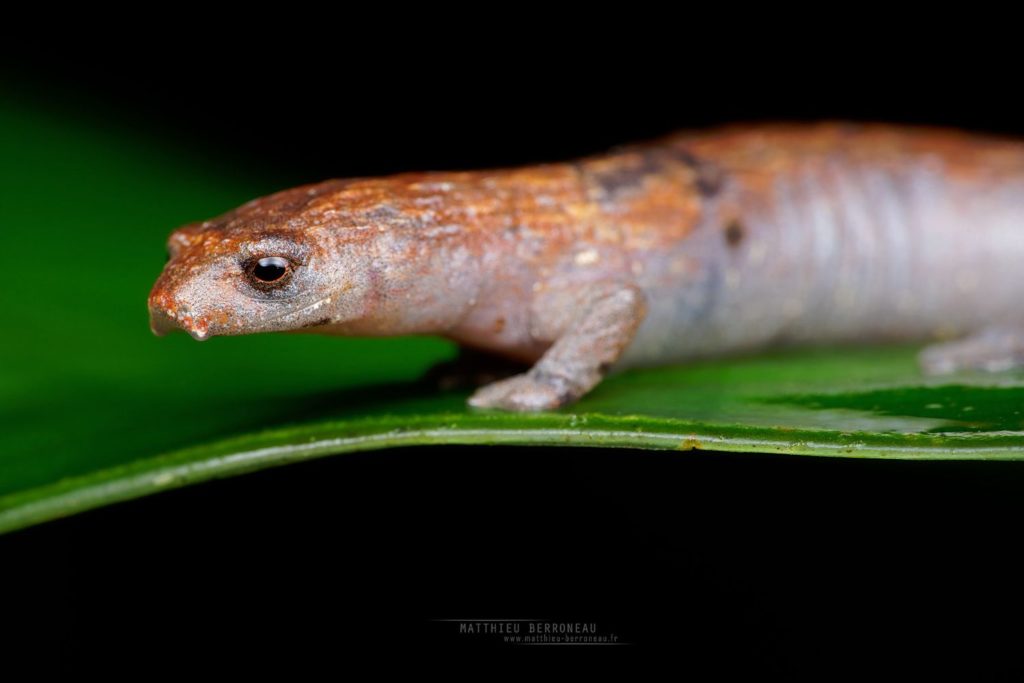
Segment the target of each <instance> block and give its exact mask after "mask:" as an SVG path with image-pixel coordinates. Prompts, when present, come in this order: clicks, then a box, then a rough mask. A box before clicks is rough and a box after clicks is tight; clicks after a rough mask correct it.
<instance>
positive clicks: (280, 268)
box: [251, 256, 291, 283]
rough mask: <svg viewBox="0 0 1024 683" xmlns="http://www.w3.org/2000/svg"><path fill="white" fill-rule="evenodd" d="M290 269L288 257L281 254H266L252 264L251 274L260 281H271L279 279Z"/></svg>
mask: <svg viewBox="0 0 1024 683" xmlns="http://www.w3.org/2000/svg"><path fill="white" fill-rule="evenodd" d="M290 269H291V264H290V263H289V262H288V259H286V258H282V257H281V256H267V257H264V258H261V259H260V260H258V261H256V262H255V263H254V264H253V265H252V270H251V272H252V276H253V277H254V278H256V279H257V280H259V281H260V282H265V283H271V282H277V281H279V280H281V279H282V278H283V277H284V276H285V275H287V274H288V271H289V270H290Z"/></svg>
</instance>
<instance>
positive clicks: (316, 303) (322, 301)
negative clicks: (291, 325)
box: [263, 296, 332, 323]
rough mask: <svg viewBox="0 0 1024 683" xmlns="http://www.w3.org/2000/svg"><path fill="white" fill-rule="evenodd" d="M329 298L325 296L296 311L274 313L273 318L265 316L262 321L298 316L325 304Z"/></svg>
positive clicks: (329, 301)
mask: <svg viewBox="0 0 1024 683" xmlns="http://www.w3.org/2000/svg"><path fill="white" fill-rule="evenodd" d="M331 299H332V297H331V296H325V297H324V298H322V299H319V300H317V301H314V302H313V303H311V304H309V305H308V306H303V307H302V308H300V309H299V310H297V311H289V312H287V313H282V314H281V315H275V316H274V317H273V318H267V319H265V320H264V321H263V322H264V323H274V322H277V321H279V320H284V319H286V318H288V317H293V316H299V315H303V314H305V313H309V312H310V311H315V310H317V309H318V308H320V307H321V306H323V305H325V304H329V303H331Z"/></svg>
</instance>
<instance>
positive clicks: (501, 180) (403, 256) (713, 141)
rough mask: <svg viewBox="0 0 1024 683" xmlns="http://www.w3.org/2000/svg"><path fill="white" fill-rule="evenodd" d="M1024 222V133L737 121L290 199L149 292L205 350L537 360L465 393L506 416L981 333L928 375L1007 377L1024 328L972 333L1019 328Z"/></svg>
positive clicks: (224, 222) (160, 324)
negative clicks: (436, 338)
mask: <svg viewBox="0 0 1024 683" xmlns="http://www.w3.org/2000/svg"><path fill="white" fill-rule="evenodd" d="M1022 222H1024V148H1022V146H1021V145H1020V144H1019V143H1016V142H1009V141H1005V140H999V139H994V138H986V137H980V136H973V135H968V134H965V133H958V132H954V131H945V130H930V129H908V128H898V127H889V126H880V125H872V126H864V125H853V124H819V125H814V126H806V125H773V126H752V127H734V128H727V129H721V130H717V131H710V132H705V133H692V134H685V133H684V134H677V135H674V136H671V137H668V138H665V139H662V140H658V141H655V142H652V143H648V144H645V145H636V146H632V147H626V148H622V149H619V150H615V151H613V152H611V153H609V154H607V155H602V156H594V157H590V158H586V159H582V160H579V161H576V162H568V163H553V164H545V165H538V166H532V167H526V168H517V169H506V170H493V171H473V172H444V173H441V172H435V173H409V174H402V175H396V176H391V177H387V178H372V179H354V180H331V181H327V182H324V183H320V184H317V185H310V186H305V187H299V188H295V189H291V190H287V191H284V192H280V193H277V194H274V195H271V196H268V197H264V198H261V199H257V200H254V201H252V202H250V203H248V204H246V205H244V206H242V207H240V208H238V209H236V210H234V211H232V212H229V213H227V214H225V215H223V216H221V217H219V218H217V219H214V220H211V221H206V222H204V223H197V224H193V225H188V226H185V227H183V228H181V229H179V230H177V231H175V232H174V233H173V234H172V236H171V238H170V241H169V249H170V252H171V260H170V262H169V263H168V264H167V266H166V268H165V270H164V272H163V274H162V275H161V276H160V278H159V280H158V281H157V283H156V285H155V286H154V288H153V291H152V293H151V294H150V299H149V305H150V311H151V315H152V321H153V322H152V325H153V329H154V331H157V332H158V333H159V332H163V331H166V330H169V329H171V328H174V327H180V328H183V329H185V330H187V331H189V332H190V333H192V334H193V336H195V337H197V338H200V339H202V338H206V337H208V336H213V335H230V334H246V333H253V332H267V331H308V332H317V333H327V334H344V335H395V334H440V335H444V336H447V337H449V338H451V339H454V340H456V341H458V342H459V343H461V344H463V345H465V346H469V347H475V348H477V349H482V350H485V351H489V352H493V353H495V354H500V355H504V356H507V357H511V358H516V359H519V360H522V361H526V362H529V363H534V364H535V365H534V366H533V368H531V370H530V371H529V372H527V373H524V374H523V375H518V376H516V377H513V378H511V379H508V380H504V381H501V382H497V383H494V384H491V385H488V386H485V387H483V388H482V389H480V390H479V391H478V392H477V393H476V394H474V396H473V398H472V399H471V400H470V402H471V403H472V404H473V405H476V406H480V407H494V408H505V409H514V410H537V409H549V408H554V407H558V406H560V405H565V404H566V403H569V402H571V401H573V400H575V399H576V398H579V397H580V396H581V395H583V394H584V393H586V392H587V391H589V390H590V389H591V388H592V387H593V386H595V385H596V384H597V383H598V382H599V381H600V379H601V378H602V376H603V375H604V374H605V373H606V372H607V371H608V370H609V369H610V368H612V367H626V366H629V365H638V364H656V363H664V362H671V361H677V360H685V359H687V358H694V357H700V356H709V355H718V354H723V353H732V352H738V351H745V350H752V349H757V348H761V347H764V346H768V345H771V344H782V343H818V342H852V341H862V340H868V341H871V340H876V339H877V340H885V339H917V338H930V337H950V336H957V335H964V334H967V333H972V332H979V333H980V332H982V331H984V334H982V335H980V336H976V337H975V338H972V339H971V340H969V341H968V342H959V343H957V344H958V345H953V346H950V345H949V344H947V345H945V346H941V347H936V349H935V350H933V351H930V352H926V355H925V356H924V357H923V362H924V363H925V366H926V368H927V369H931V370H936V371H939V370H950V369H956V368H958V367H963V366H967V365H971V366H978V365H981V366H988V367H996V366H998V367H1004V366H1006V365H1008V364H1013V363H1015V362H1016V361H1017V360H1018V359H1019V358H1020V357H1022V356H1024V353H1021V350H1020V345H1019V344H1017V342H1016V339H1018V338H1019V337H1018V336H1017V335H1016V334H1015V333H1003V334H1002V336H999V340H1000V341H999V343H998V344H996V345H995V346H993V344H991V343H987V342H984V341H982V342H981V343H980V347H979V342H978V341H977V339H983V340H984V339H986V338H991V337H992V333H991V332H990V331H989V328H991V327H992V326H993V325H998V326H1002V328H1006V327H1007V326H1009V328H1011V329H1016V326H1017V325H1018V324H1024V315H1022V311H1021V308H1020V306H1019V305H1018V304H1017V300H1018V299H1019V296H1018V295H1019V293H1020V292H1021V291H1022V289H1021V287H1024V279H1022V277H1021V276H1020V275H1018V274H1017V272H1018V271H1019V270H1022V269H1020V268H1018V267H1017V264H1018V263H1020V260H1019V259H1020V258H1024V230H1021V229H1020V228H1021V227H1024V226H1022V225H1021V223H1022ZM265 257H281V258H284V259H286V260H287V262H288V263H289V264H290V265H289V267H288V269H287V272H286V274H285V275H284V276H283V277H282V278H281V280H278V281H274V282H272V283H265V282H260V281H259V280H258V278H257V277H256V276H255V275H254V272H255V271H254V268H255V266H254V265H253V264H254V263H255V262H256V261H258V260H259V259H260V258H265ZM986 335H987V336H986ZM979 349H980V350H979ZM993 349H995V350H993ZM929 353H930V356H929V355H928V354H929Z"/></svg>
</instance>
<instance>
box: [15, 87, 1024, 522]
mask: <svg viewBox="0 0 1024 683" xmlns="http://www.w3.org/2000/svg"><path fill="white" fill-rule="evenodd" d="M0 101H2V102H4V104H3V105H2V106H0V149H2V150H3V152H4V153H3V157H2V162H0V188H2V189H0V192H2V195H0V225H2V226H3V236H4V242H3V243H4V247H5V251H4V253H3V254H2V257H3V268H4V275H5V278H4V283H5V284H4V296H3V302H4V307H3V312H4V316H5V317H4V320H5V334H4V336H3V338H2V339H3V341H2V342H0V343H2V345H3V346H2V348H0V352H2V353H0V359H2V367H0V531H7V530H11V529H17V528H21V527H25V526H28V525H31V524H35V523H38V522H41V521H45V520H48V519H53V518H56V517H60V516H65V515H68V514H72V513H75V512H78V511H82V510H86V509H90V508H94V507H98V506H101V505H105V504H109V503H111V502H115V501H119V500H126V499H130V498H134V497H137V496H142V495H146V494H149V493H153V492H156V491H161V490H166V489H169V488H173V487H176V486H182V485H185V484H189V483H193V482H199V481H204V480H208V479H211V478H216V477H224V476H230V475H234V474H238V473H242V472H247V471H252V470H256V469H261V468H264V467H269V466H272V465H277V464H283V463H287V462H293V461H298V460H303V459H307V458H313V457H319V456H323V455H328V454H338V453H345V452H352V451H358V450H368V449H375V448H385V447H391V446H407V445H416V444H438V443H450V444H561V445H572V446H621V447H632V448H651V449H667V450H683V451H685V450H688V449H693V448H706V449H715V450H722V451H752V452H761V453H768V452H779V453H794V454H806V455H840V456H852V457H880V458H1005V459H1017V458H1024V439H1022V435H1024V418H1022V415H1021V411H1022V410H1024V400H1022V399H1024V375H1021V374H1020V373H1006V374H1000V375H980V374H979V375H961V376H957V377H956V378H955V379H948V378H947V379H939V380H924V379H923V378H922V377H921V376H920V375H919V373H918V372H917V369H916V366H915V364H914V350H913V349H909V348H876V349H846V350H831V351H826V350H814V351H805V352H800V353H788V354H773V355H767V356H762V357H757V358H747V359H736V360H728V361H721V362H704V363H697V364H693V365H690V366H686V367H673V368H660V369H652V370H645V371H635V372H629V373H624V374H622V375H618V376H615V377H612V378H610V379H609V380H607V381H606V382H605V383H603V384H602V385H601V386H600V387H599V388H598V389H597V390H596V391H594V392H593V394H592V395H590V396H588V397H587V398H586V399H584V400H583V401H582V402H580V403H579V404H578V405H577V406H574V407H573V408H572V409H569V410H563V411H560V412H558V413H551V414H540V415H514V414H504V413H494V412H480V411H476V412H474V411H469V410H467V409H466V408H465V405H464V400H465V394H464V393H460V392H439V391H435V390H432V389H430V388H428V387H425V386H423V385H422V384H418V383H416V382H415V380H416V378H417V377H419V376H420V375H421V374H422V373H423V372H424V371H425V370H426V369H427V368H428V367H430V366H431V365H432V364H434V363H435V362H438V361H440V360H445V359H448V358H450V357H451V356H452V355H453V353H454V348H453V347H452V345H450V344H448V343H446V342H443V341H440V340H437V339H425V338H423V339H378V340H359V339H330V338H321V337H313V336H305V335H266V336H253V337H236V338H223V339H214V340H211V341H209V342H205V343H203V344H199V343H197V342H194V341H193V340H191V339H190V338H188V337H186V336H185V335H172V336H170V337H167V338H164V339H157V338H155V337H153V336H152V335H151V334H150V332H149V330H148V324H147V316H146V306H145V300H146V295H147V293H148V290H149V287H150V285H151V284H152V282H153V280H154V278H155V277H156V275H157V274H158V273H159V271H160V269H161V267H162V264H163V260H164V241H165V239H166V236H167V234H168V232H169V231H170V230H171V229H172V228H174V227H176V226H177V225H179V224H182V223H185V222H187V221H191V220H195V219H199V218H204V217H208V216H212V215H215V214H218V213H220V212H222V211H224V210H225V209H227V208H230V207H233V206H235V205H237V204H240V203H241V202H243V201H246V200H248V199H250V198H251V197H253V196H257V195H260V194H264V193H267V192H270V191H273V190H275V189H279V188H280V187H283V186H286V185H288V184H291V183H293V182H295V179H289V178H254V177H246V176H245V175H244V174H240V173H239V172H238V170H237V169H232V168H230V167H223V166H218V164H217V162H215V161H213V160H209V159H205V160H204V159H198V158H196V157H195V156H192V155H189V154H188V153H186V152H183V151H180V150H178V149H176V148H172V147H171V146H167V145H165V146H161V145H158V144H156V143H154V142H153V141H151V140H147V139H143V138H139V137H137V136H133V135H131V134H129V133H126V132H124V131H117V130H111V129H107V128H101V127H99V126H96V125H86V124H82V123H72V122H70V121H65V120H62V119H60V118H56V117H52V116H50V115H47V114H45V113H43V112H40V111H38V110H36V109H33V108H30V107H27V106H23V107H21V108H18V107H17V106H15V105H13V104H12V101H13V100H12V98H7V97H4V98H0Z"/></svg>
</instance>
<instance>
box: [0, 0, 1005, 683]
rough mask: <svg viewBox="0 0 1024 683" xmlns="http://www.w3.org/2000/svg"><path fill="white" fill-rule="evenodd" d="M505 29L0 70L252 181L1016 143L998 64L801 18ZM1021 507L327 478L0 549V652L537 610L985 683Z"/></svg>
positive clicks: (704, 645)
mask: <svg viewBox="0 0 1024 683" xmlns="http://www.w3.org/2000/svg"><path fill="white" fill-rule="evenodd" d="M396 11H397V10H396ZM518 18H519V19H520V20H522V18H523V17H518ZM529 18H530V19H531V21H527V22H525V23H526V24H528V25H529V26H528V27H523V26H521V24H522V23H523V22H522V21H520V22H519V23H517V22H511V26H505V24H506V22H507V20H508V19H509V17H482V16H474V17H473V19H472V21H470V23H469V24H466V25H464V26H461V27H459V28H455V29H453V28H452V27H451V26H449V27H448V30H441V29H439V28H438V27H437V26H435V25H434V24H433V23H426V22H425V23H423V24H422V25H415V22H414V23H413V25H406V26H405V29H404V30H402V31H398V30H397V29H396V28H395V26H394V24H393V23H391V22H389V21H388V20H386V19H377V20H375V21H366V20H362V19H360V18H355V17H351V18H348V20H339V19H336V18H328V17H326V16H317V15H314V14H310V13H307V14H305V15H303V17H302V21H301V22H299V24H300V27H295V25H294V24H293V23H291V22H288V24H287V28H285V26H278V25H276V23H275V22H276V21H277V17H269V18H267V19H266V23H265V25H264V26H262V28H261V30H259V31H255V30H248V29H247V30H243V29H242V28H241V27H234V28H225V29H223V30H221V31H216V32H210V33H209V34H207V35H203V36H198V35H185V34H181V35H175V36H172V37H169V38H167V37H165V38H162V39H156V38H154V37H153V36H151V35H148V34H146V35H144V36H143V37H142V38H136V39H135V40H133V41H131V44H129V43H124V44H116V45H111V44H102V45H101V44H100V43H102V41H100V40H97V41H95V42H90V41H84V42H85V43H86V44H84V45H81V46H76V47H74V48H67V46H66V45H65V46H64V47H65V48H66V49H64V50H56V49H54V48H55V46H54V44H53V43H52V42H48V41H46V40H42V39H40V40H22V41H20V42H15V43H11V44H9V45H13V47H11V48H10V49H9V53H8V59H7V60H6V62H5V65H4V74H3V75H4V77H5V79H6V81H7V82H8V84H9V85H10V87H12V88H16V89H18V90H19V91H20V92H21V93H23V94H24V95H25V96H26V97H32V98H35V99H37V100H39V101H42V102H45V103H48V104H50V105H52V106H54V107H63V108H68V110H69V111H70V110H76V111H80V112H81V115H82V116H86V117H91V118H92V120H94V121H96V122H98V123H99V124H100V125H114V126H120V127H130V128H138V129H139V130H142V131H147V132H150V133H156V134H159V135H163V136H167V137H169V138H170V139H172V140H175V141H177V142H178V143H179V144H182V145H187V146H192V147H195V148H196V149H198V150H200V151H201V152H202V153H204V154H208V155H209V157H210V158H211V159H220V160H222V161H223V160H225V159H227V160H229V161H230V163H231V164H238V165H240V166H252V167H256V168H257V169H261V170H265V171H268V172H270V173H273V174H276V176H275V177H280V178H281V182H282V183H293V182H294V183H298V182H310V181H316V180H320V179H323V178H326V177H331V176H346V175H371V174H377V173H388V172H396V171H403V170H419V169H426V168H473V167H480V166H495V165H506V164H517V163H529V162H535V161H542V160H553V159H559V158H566V157H571V156H576V155H579V154H584V153H590V152H596V151H599V150H601V149H603V148H606V147H608V146H610V145H613V144H617V143H621V142H628V141H632V140H637V139H641V138H645V137H651V136H655V135H659V134H661V133H665V132H668V131H670V130H673V129H676V128H684V127H687V126H704V125H710V124H714V123H718V122H725V121H734V120H760V119H780V118H781V119H818V118H851V119H862V120H865V119H866V120H889V121H907V122H921V123H933V124H948V125H959V126H965V127H970V128H974V129H978V130H986V131H995V132H1003V133H1011V134H1019V133H1021V132H1022V131H1024V117H1022V114H1024V105H1022V104H1021V103H1020V98H1019V97H1018V94H1019V93H1018V91H1019V88H1020V79H1019V78H1017V74H1016V64H1017V63H1018V62H1019V60H1018V59H1017V58H1016V56H1015V55H1014V54H1013V49H1014V48H1013V44H1012V43H1000V41H999V39H997V38H994V37H992V36H990V35H988V34H981V37H982V38H983V39H984V42H985V43H986V45H985V46H984V47H978V46H976V45H973V44H972V46H971V47H969V48H968V46H967V41H968V39H970V40H974V39H976V38H978V37H979V36H978V35H977V34H974V33H971V32H970V31H969V30H968V29H966V27H959V28H957V29H946V30H945V31H939V30H938V29H935V28H932V27H928V26H925V25H923V24H921V23H918V24H914V25H911V26H910V27H908V28H903V29H899V30H892V31H890V32H885V31H883V30H882V29H881V28H879V26H880V25H888V22H887V21H880V22H878V23H877V24H875V23H871V22H869V25H868V26H866V27H864V28H862V29H860V30H859V32H858V31H853V32H851V33H852V35H851V36H847V37H845V38H842V39H840V37H839V35H838V33H837V32H836V30H837V27H839V26H845V25H846V24H847V21H846V20H847V19H848V17H842V16H831V17H828V18H826V17H823V16H817V15H814V14H809V15H807V16H806V17H805V18H804V19H805V20H806V21H809V22H810V23H809V24H807V25H806V26H801V27H798V30H796V31H795V32H791V34H792V35H791V34H783V33H780V32H778V31H777V30H776V29H775V28H773V27H769V26H768V25H767V24H764V25H761V24H758V23H757V22H756V21H755V22H753V23H752V24H751V25H748V26H747V27H746V28H745V29H744V30H742V31H741V30H739V29H738V27H737V24H736V20H735V18H732V19H728V20H727V19H718V20H716V21H713V22H707V21H704V20H701V19H699V18H697V17H692V18H691V19H692V20H690V21H682V20H680V19H679V18H678V17H675V18H671V17H662V16H654V15H651V16H646V17H640V18H637V19H633V20H632V21H626V20H624V19H623V21H622V22H621V23H620V22H619V21H618V19H619V18H618V17H616V16H612V17H608V18H607V19H608V21H607V22H606V24H605V25H604V26H601V27H593V26H586V25H584V24H582V23H580V24H567V25H564V26H562V25H560V26H552V25H550V22H549V21H548V18H547V17H546V15H543V14H539V13H535V14H531V15H530V17H529ZM292 19H293V20H294V17H292ZM152 26H153V25H150V28H152ZM499 27H505V28H507V29H508V30H507V31H505V32H502V33H500V34H499V32H498V30H497V29H498V28H499ZM653 27H657V29H658V30H654V28H653ZM282 34H286V39H282V38H281V35H282ZM311 44H313V45H316V46H317V49H315V50H309V49H307V48H308V47H309V45H311ZM993 45H997V46H999V45H1001V46H1003V47H1004V48H1005V49H1004V52H1003V53H1000V52H999V51H998V50H993V49H992V48H993ZM100 48H106V49H100ZM1022 491H1024V469H1022V467H1021V466H1020V465H1019V464H1014V463H942V462H932V463H903V462H873V461H854V460H827V459H813V458H792V457H779V456H772V455H726V454H709V453H683V454H662V453H649V452H632V451H600V450H576V449H506V448H503V449H497V448H495V449H488V448H468V447H467V448H442V447H437V448H423V449H406V450H394V451H389V452H380V453H371V454H363V455H353V456H345V457H339V458H329V459H326V460H323V461H319V462H313V463H308V464H303V465H294V466H289V467H285V468H279V469H275V470H271V471H267V472H262V473H258V474H253V475H247V476H244V477H239V478H237V479H234V480H231V481H225V482H215V483H209V484H204V485H200V486H195V487H191V488H189V489H186V490H181V491H175V492H169V493H166V494H161V495H158V496H153V497H151V498H148V499H144V500H140V501H136V502H131V503H127V504H121V505H117V506H113V507H111V508H108V509H103V510H98V511H94V512H90V513H86V514H83V515H80V516H78V517H75V518H72V519H68V520H62V521H58V522H53V523H49V524H46V525H43V526H41V527H38V528H35V529H30V530H26V531H22V532H18V533H15V534H12V535H10V536H6V537H3V538H0V558H2V560H3V567H2V569H0V571H2V572H4V573H6V574H8V575H9V576H10V577H12V578H11V580H10V581H9V582H5V583H4V586H5V589H6V590H8V591H9V592H10V593H11V594H10V595H8V596H7V600H8V601H9V605H8V606H10V604H12V603H16V604H18V605H19V608H18V609H15V610H5V612H6V613H5V614H4V621H5V623H6V625H8V626H13V627H14V628H15V630H16V631H17V632H18V634H19V635H20V636H21V639H20V640H18V641H10V640H7V641H5V642H7V643H8V645H9V648H8V651H9V652H13V651H14V648H15V646H14V645H12V643H14V642H18V643H19V645H18V646H17V647H18V648H19V651H20V652H23V653H27V652H33V653H35V652H36V651H38V652H40V654H39V655H37V659H35V660H34V661H33V663H34V665H35V666H36V667H37V668H38V669H39V670H41V671H48V670H64V669H78V668H79V667H81V666H82V665H85V664H91V665H94V666H96V667H97V668H104V669H106V668H111V667H114V668H116V667H117V666H119V665H122V664H125V663H126V662H131V661H136V660H138V661H144V662H148V663H150V664H152V663H154V662H159V663H160V667H161V668H167V667H174V668H177V667H182V668H186V669H188V668H189V667H199V666H205V664H204V665H200V664H199V662H201V661H202V662H205V661H206V659H205V657H206V656H207V655H210V656H213V657H214V658H215V659H217V660H219V661H220V662H221V663H222V664H226V665H228V666H236V665H238V664H239V663H240V662H247V663H249V664H255V665H256V666H257V667H260V666H263V665H264V664H265V663H283V664H285V665H287V666H299V665H302V664H308V663H310V662H313V663H319V664H327V665H328V666H334V667H335V668H336V669H339V670H340V669H342V668H343V667H344V664H343V662H344V661H345V658H347V657H348V656H350V655H353V654H360V653H365V652H366V651H367V650H368V649H378V648H395V649H405V648H418V647H422V646H428V647H430V648H434V649H441V648H449V647H458V648H473V647H478V646H484V647H486V646H487V643H492V644H493V642H494V641H493V640H488V639H485V638H472V637H467V636H459V635H457V634H455V633H453V632H452V627H451V626H450V624H448V623H446V622H436V621H432V620H433V619H444V618H548V619H559V620H567V621H597V622H598V623H599V624H600V625H601V628H602V630H603V631H605V632H615V633H616V634H617V635H619V636H620V638H621V639H622V640H624V641H628V642H630V643H632V644H633V645H632V646H630V648H614V650H616V651H618V652H622V651H626V650H628V651H631V652H635V651H637V650H649V649H653V648H671V649H673V650H674V660H675V666H676V669H675V670H676V671H678V672H679V673H683V674H685V673H692V672H693V671H695V670H697V669H699V668H704V667H712V668H714V669H717V670H718V671H720V672H725V671H731V670H735V669H744V670H753V671H756V672H758V673H762V674H763V673H769V672H802V673H811V674H834V673H836V672H848V671H850V670H851V669H852V670H858V671H862V672H865V673H878V672H883V671H891V670H892V667H898V668H900V669H907V670H918V669H920V668H922V667H927V668H935V667H938V668H940V669H949V668H962V669H963V670H965V671H971V672H972V673H978V672H988V673H994V672H1001V673H1005V672H1006V671H1008V670H1015V671H1018V672H1019V669H1018V668H1017V667H1018V666H1019V664H1018V662H1019V657H1018V655H1019V645H1020V636H1021V628H1020V623H1021V619H1022V617H1021V615H1022V614H1024V596H1022V593H1021V588H1020V586H1021V582H1020V580H1019V577H1020V574H1021V568H1022V567H1021V563H1020V560H1019V558H1018V550H1017V548H1018V545H1019V542H1020V522H1021V520H1022V519H1024V517H1022V514H1021V513H1022V506H1024V503H1022V501H1024V496H1022ZM22 603H24V605H25V607H26V609H20V605H21V604H22ZM20 643H26V644H29V645H33V646H34V647H32V648H31V649H26V650H21V649H20V648H21V647H22V645H20ZM496 647H501V646H496ZM579 649H581V650H582V649H584V648H579ZM610 649H613V648H606V649H605V650H606V651H607V650H610ZM586 650H587V651H588V654H594V652H593V650H595V648H586ZM34 656H36V655H34Z"/></svg>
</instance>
